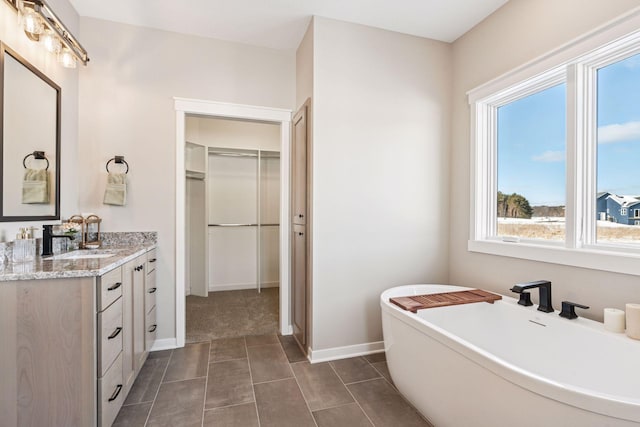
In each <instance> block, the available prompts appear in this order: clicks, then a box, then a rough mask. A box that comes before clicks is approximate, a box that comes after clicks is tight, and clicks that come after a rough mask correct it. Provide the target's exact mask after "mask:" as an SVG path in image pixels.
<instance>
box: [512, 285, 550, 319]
mask: <svg viewBox="0 0 640 427" xmlns="http://www.w3.org/2000/svg"><path fill="white" fill-rule="evenodd" d="M532 288H538V290H539V291H540V303H539V305H538V310H540V311H544V312H545V313H551V312H553V306H552V305H551V282H550V281H548V280H537V281H535V282H527V283H519V284H517V285H514V286H513V288H511V292H515V293H517V294H520V301H518V304H520V305H533V303H532V302H531V296H530V294H529V292H525V291H526V290H527V289H532Z"/></svg>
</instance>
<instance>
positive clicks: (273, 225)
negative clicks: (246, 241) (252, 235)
mask: <svg viewBox="0 0 640 427" xmlns="http://www.w3.org/2000/svg"><path fill="white" fill-rule="evenodd" d="M279 225H280V224H260V226H262V227H277V226H279ZM257 226H258V224H209V227H257Z"/></svg>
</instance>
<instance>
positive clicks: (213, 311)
mask: <svg viewBox="0 0 640 427" xmlns="http://www.w3.org/2000/svg"><path fill="white" fill-rule="evenodd" d="M279 298H280V294H279V289H278V288H264V289H263V290H262V292H260V293H258V291H256V290H255V289H245V290H241V291H222V292H209V297H207V298H203V297H197V296H193V295H189V296H188V297H187V308H186V313H187V316H186V319H187V337H186V342H188V343H193V342H201V341H209V340H214V339H218V338H231V337H240V336H245V335H259V334H276V333H278V312H279V310H278V308H279V306H280V300H279Z"/></svg>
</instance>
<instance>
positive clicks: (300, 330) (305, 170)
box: [291, 99, 311, 354]
mask: <svg viewBox="0 0 640 427" xmlns="http://www.w3.org/2000/svg"><path fill="white" fill-rule="evenodd" d="M309 105H310V100H308V99H307V101H306V102H305V103H304V105H303V106H302V107H301V108H300V110H299V111H298V112H297V113H296V115H295V116H294V117H293V141H292V148H291V151H292V152H291V159H292V165H291V174H292V176H291V187H292V188H291V199H292V200H291V208H292V224H293V225H292V230H293V236H292V239H291V242H292V248H291V279H292V282H291V323H292V326H293V336H294V338H295V339H296V341H297V342H298V345H299V346H300V348H301V349H302V351H303V352H304V353H305V354H306V353H307V348H308V346H309V342H308V339H309V320H308V312H309V305H308V301H309V296H310V294H311V291H310V281H309V278H308V257H309V253H308V247H309V236H308V230H309V225H310V222H309V218H308V214H309V213H310V209H309V194H308V184H309V167H308V165H309V155H310V150H309V142H310V138H309V121H308V113H309Z"/></svg>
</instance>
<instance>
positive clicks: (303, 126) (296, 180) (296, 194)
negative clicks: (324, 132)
mask: <svg viewBox="0 0 640 427" xmlns="http://www.w3.org/2000/svg"><path fill="white" fill-rule="evenodd" d="M307 110H308V101H307V102H305V104H304V105H303V106H302V108H300V110H299V111H298V112H297V113H296V115H295V116H294V117H293V146H292V153H291V158H292V160H293V165H292V186H293V191H292V194H291V197H292V203H291V207H292V215H293V223H294V224H306V223H307V139H308V129H307Z"/></svg>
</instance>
